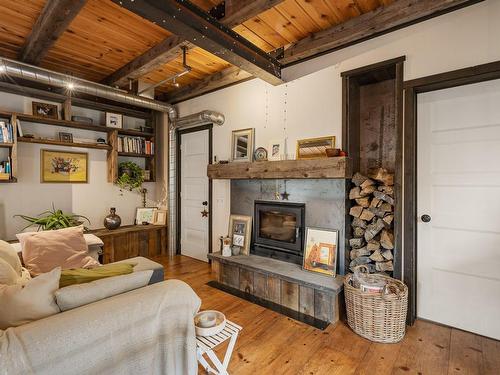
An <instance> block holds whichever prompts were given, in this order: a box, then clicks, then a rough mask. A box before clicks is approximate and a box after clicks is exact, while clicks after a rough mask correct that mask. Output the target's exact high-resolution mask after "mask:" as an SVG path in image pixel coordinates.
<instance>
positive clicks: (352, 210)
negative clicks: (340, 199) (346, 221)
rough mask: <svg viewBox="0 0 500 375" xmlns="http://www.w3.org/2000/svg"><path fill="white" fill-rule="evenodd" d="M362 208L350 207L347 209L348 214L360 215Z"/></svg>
mask: <svg viewBox="0 0 500 375" xmlns="http://www.w3.org/2000/svg"><path fill="white" fill-rule="evenodd" d="M363 210H364V208H363V207H361V206H354V207H351V209H350V210H349V215H351V216H354V217H360V215H361V213H362V212H363Z"/></svg>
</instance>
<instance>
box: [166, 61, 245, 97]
mask: <svg viewBox="0 0 500 375" xmlns="http://www.w3.org/2000/svg"><path fill="white" fill-rule="evenodd" d="M251 78H253V77H252V75H251V74H250V73H247V72H245V71H243V70H241V69H240V68H237V67H235V66H231V67H229V68H226V69H224V70H221V71H220V72H217V73H214V74H212V75H209V76H208V77H205V78H204V79H202V80H201V81H198V82H194V83H192V84H190V85H187V86H184V87H181V88H180V89H179V90H175V91H173V92H171V93H169V94H164V95H161V96H160V97H159V98H158V99H159V100H163V101H166V102H169V103H172V104H175V103H178V102H181V101H184V100H187V99H191V98H194V97H196V96H199V95H202V94H207V93H209V92H211V91H215V90H218V89H221V88H224V87H227V86H230V85H233V84H235V83H238V82H242V81H247V80H249V79H251Z"/></svg>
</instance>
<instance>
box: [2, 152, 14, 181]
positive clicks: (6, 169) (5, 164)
mask: <svg viewBox="0 0 500 375" xmlns="http://www.w3.org/2000/svg"><path fill="white" fill-rule="evenodd" d="M11 165H12V161H11V159H10V157H9V158H8V159H7V160H6V161H2V162H0V180H3V181H5V180H10V179H11V178H12V167H11Z"/></svg>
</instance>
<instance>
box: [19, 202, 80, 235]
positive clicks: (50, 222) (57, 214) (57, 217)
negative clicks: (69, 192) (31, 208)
mask: <svg viewBox="0 0 500 375" xmlns="http://www.w3.org/2000/svg"><path fill="white" fill-rule="evenodd" d="M14 217H20V218H21V219H23V220H26V221H27V222H28V223H29V224H28V225H27V226H25V227H24V228H23V229H22V230H25V229H26V228H29V227H31V226H33V225H37V226H38V229H37V230H38V231H40V230H42V231H43V230H55V229H63V228H69V227H76V226H78V225H82V224H83V223H84V222H85V221H87V222H88V223H89V225H90V220H89V219H88V218H87V217H85V216H83V215H75V214H68V213H64V212H63V211H62V210H56V209H55V207H54V204H52V210H48V211H45V212H42V213H41V214H39V215H37V216H36V217H32V216H27V215H14ZM84 230H85V231H88V228H87V227H84Z"/></svg>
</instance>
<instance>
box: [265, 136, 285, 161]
mask: <svg viewBox="0 0 500 375" xmlns="http://www.w3.org/2000/svg"><path fill="white" fill-rule="evenodd" d="M285 155H286V150H285V140H284V139H277V140H274V141H271V142H269V152H268V160H274V161H276V160H284V159H285Z"/></svg>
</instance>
